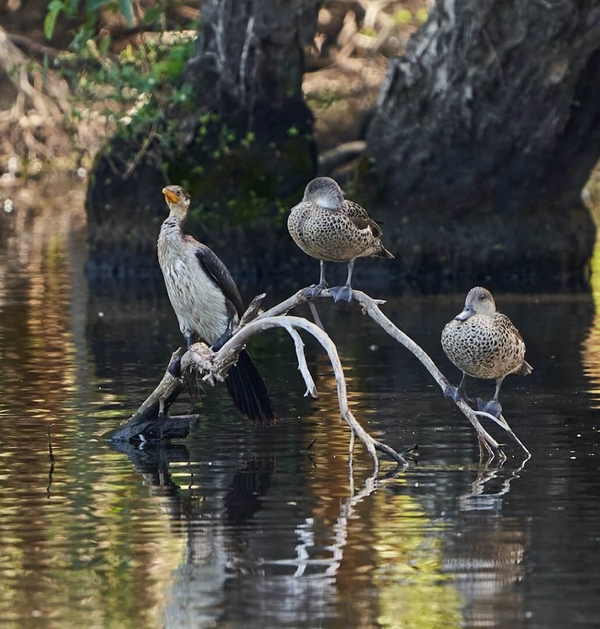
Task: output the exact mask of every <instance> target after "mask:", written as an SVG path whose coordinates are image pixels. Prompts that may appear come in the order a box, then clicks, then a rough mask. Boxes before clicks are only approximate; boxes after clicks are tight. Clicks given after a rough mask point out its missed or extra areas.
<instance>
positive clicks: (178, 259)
mask: <svg viewBox="0 0 600 629" xmlns="http://www.w3.org/2000/svg"><path fill="white" fill-rule="evenodd" d="M193 245H196V246H197V247H200V243H199V242H198V241H196V240H195V239H194V238H192V237H191V236H187V235H184V234H183V230H182V224H181V221H180V220H178V219H177V218H176V217H173V216H170V217H169V218H167V219H166V220H165V221H164V223H163V224H162V227H161V230H160V236H159V238H158V261H159V264H160V268H161V269H162V272H163V275H164V278H165V285H166V287H167V293H168V295H169V299H170V301H171V305H172V306H173V310H174V311H175V314H176V315H177V320H178V321H179V329H180V330H181V333H182V334H183V335H184V336H185V337H186V338H187V337H189V336H195V335H197V336H198V337H199V338H200V339H202V340H204V341H205V342H206V343H208V344H209V345H212V344H213V343H215V342H216V341H217V340H218V339H219V337H220V336H221V335H222V334H223V332H224V331H225V330H226V329H227V325H228V322H229V318H230V316H232V315H233V316H234V317H235V316H236V315H234V313H231V312H228V309H227V303H226V299H225V295H224V294H223V291H222V290H221V289H220V288H219V287H218V286H217V285H216V284H215V281H214V280H213V279H212V278H211V277H210V276H209V275H208V273H206V272H205V271H204V270H203V268H202V266H201V264H200V262H199V260H198V258H197V257H196V254H195V249H194V246H193Z"/></svg>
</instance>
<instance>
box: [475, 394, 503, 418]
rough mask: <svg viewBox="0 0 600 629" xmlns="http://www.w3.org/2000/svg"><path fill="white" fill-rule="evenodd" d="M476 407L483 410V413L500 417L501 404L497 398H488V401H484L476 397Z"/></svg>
mask: <svg viewBox="0 0 600 629" xmlns="http://www.w3.org/2000/svg"><path fill="white" fill-rule="evenodd" d="M477 408H478V410H480V411H483V412H484V413H489V414H490V415H493V416H494V417H500V415H502V405H501V404H500V402H498V400H490V401H489V402H486V401H485V400H482V399H481V398H477Z"/></svg>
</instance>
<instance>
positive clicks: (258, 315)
mask: <svg viewBox="0 0 600 629" xmlns="http://www.w3.org/2000/svg"><path fill="white" fill-rule="evenodd" d="M264 297H265V295H264V294H263V295H259V296H258V297H255V299H254V300H253V301H252V303H251V304H250V306H249V307H248V309H247V311H246V313H245V314H244V316H243V317H242V319H241V321H240V325H239V326H238V328H237V329H236V330H234V332H233V334H232V336H231V338H230V339H229V340H228V341H227V342H226V343H225V344H224V345H223V346H222V347H221V348H220V349H219V350H218V351H216V352H215V351H213V350H212V349H211V348H209V347H208V346H207V345H205V344H204V343H195V344H194V345H192V346H191V347H190V348H189V350H188V351H187V352H185V354H183V356H182V355H181V350H178V351H177V352H175V353H174V354H173V356H172V357H171V362H170V366H171V367H172V365H173V364H174V363H176V362H177V361H179V360H181V373H182V376H181V377H174V376H173V375H171V373H170V371H173V370H172V369H171V370H169V369H167V371H166V372H165V375H164V376H163V379H162V380H161V382H160V384H159V385H158V386H157V387H156V389H155V390H154V391H153V393H152V394H151V395H150V396H149V397H148V399H147V400H146V401H145V402H144V403H143V404H142V406H140V408H139V409H138V410H137V411H136V413H135V414H134V415H133V416H132V417H131V418H130V419H129V420H127V421H126V422H124V423H123V424H122V425H121V426H119V427H118V428H116V429H115V430H113V431H111V432H110V433H108V434H107V435H106V437H107V438H109V439H112V440H132V439H136V438H137V439H140V440H144V439H149V438H157V437H164V438H170V437H174V436H177V437H181V436H185V434H187V430H188V429H189V421H190V420H191V419H195V416H191V417H187V418H186V417H168V415H167V411H168V409H169V407H170V406H171V404H172V403H173V402H174V401H175V399H176V398H177V396H178V395H179V393H180V392H181V391H182V390H184V381H185V379H186V378H187V379H190V378H192V377H194V378H196V379H198V380H200V381H201V382H204V383H208V384H211V385H212V384H214V383H215V382H219V381H223V380H224V379H225V378H226V376H227V372H228V370H229V368H230V367H231V366H232V365H233V364H235V363H236V361H237V357H238V355H239V353H240V351H241V350H242V349H243V348H244V347H245V345H246V343H248V341H249V340H250V338H251V337H252V336H254V335H255V334H259V333H261V332H263V331H265V330H269V329H272V328H283V329H284V330H286V331H287V332H288V334H289V335H290V336H291V338H292V340H293V342H294V346H295V349H296V357H297V360H298V369H299V370H300V373H301V374H302V377H303V379H304V382H305V384H306V389H307V391H306V394H305V395H311V396H312V397H316V396H317V388H316V385H315V382H314V380H313V378H312V376H311V374H310V371H309V368H308V364H307V362H306V357H305V355H304V344H303V342H302V339H301V337H300V335H299V331H303V332H307V333H308V334H310V335H312V336H313V337H314V338H315V339H316V340H317V341H318V342H319V343H320V345H321V346H322V347H323V349H324V350H325V351H326V352H327V356H328V358H329V361H330V362H331V365H332V368H333V371H334V375H335V379H336V385H337V395H338V403H339V409H340V415H341V417H342V419H343V420H344V421H345V422H346V423H347V424H348V426H349V427H350V430H351V432H350V443H349V463H350V465H352V456H353V450H354V440H355V438H356V437H358V439H359V440H360V441H361V442H362V443H363V445H364V446H365V448H366V450H367V451H368V452H369V454H370V455H371V458H372V459H373V465H374V468H375V470H377V469H378V467H379V460H378V456H377V452H383V453H384V454H387V455H388V456H389V457H390V458H391V459H393V460H394V461H395V462H396V463H397V464H399V465H401V466H406V465H407V461H406V459H405V458H404V457H403V456H402V454H400V453H398V452H397V451H396V450H394V449H393V448H392V447H390V446H389V445H387V444H385V443H382V442H381V441H377V440H376V439H374V438H373V437H372V436H371V435H370V434H369V433H368V432H367V431H366V430H365V429H364V428H363V427H362V426H361V425H360V423H359V422H358V421H357V420H356V418H355V417H354V415H353V413H352V411H351V410H350V408H349V406H348V396H347V388H346V380H345V378H344V373H343V369H342V364H341V361H340V358H339V355H338V352H337V348H336V346H335V344H334V343H333V341H332V340H331V338H330V337H329V335H328V334H327V333H326V332H325V331H324V330H323V329H322V327H321V326H319V325H316V324H315V323H313V322H311V321H308V320H307V319H305V318H303V317H297V316H292V315H289V314H288V313H289V312H290V311H291V310H293V309H294V308H296V307H298V306H300V305H302V304H304V303H306V302H309V301H310V298H309V297H307V296H306V294H305V289H302V290H300V291H298V292H297V293H296V294H295V295H292V296H291V297H289V298H288V299H286V300H285V301H283V302H281V303H279V304H277V305H276V306H273V307H272V308H270V309H268V310H266V311H264V312H261V311H260V304H261V303H262V300H263V299H264ZM319 297H320V298H323V297H325V298H326V297H331V294H330V292H329V290H325V291H323V292H322V293H321V294H320V295H319ZM353 299H354V300H355V301H356V302H358V303H359V304H360V306H361V309H362V311H363V313H365V314H368V315H369V316H370V317H371V318H372V319H373V320H374V321H375V322H376V323H377V324H378V325H379V326H380V327H381V328H382V329H383V330H385V331H386V332H387V333H388V334H389V335H390V336H391V337H392V338H394V339H395V340H396V341H398V342H399V343H400V344H401V345H403V346H404V347H405V348H406V349H408V350H409V351H410V352H411V353H412V354H414V355H415V356H416V358H417V359H418V360H419V361H420V362H421V363H422V364H423V365H424V367H425V368H426V369H427V370H428V371H429V373H430V374H431V375H432V377H433V378H434V380H435V381H436V382H437V383H438V385H439V386H440V388H441V389H442V391H444V390H445V389H446V387H447V386H448V384H449V382H448V380H447V379H446V378H445V377H444V375H443V374H442V373H441V372H440V370H439V369H438V368H437V366H436V365H435V363H434V362H433V361H432V360H431V358H430V357H429V356H428V355H427V354H426V352H424V351H423V349H422V348H421V347H420V346H419V345H417V344H416V343H415V342H414V341H413V340H412V339H411V338H410V337H408V336H407V335H406V334H404V332H402V331H401V330H400V329H398V328H397V327H396V326H395V325H394V324H393V323H392V322H391V321H390V320H389V319H388V318H387V317H386V316H385V315H384V314H383V313H382V312H381V310H380V308H379V305H380V304H382V303H383V302H382V301H381V300H376V299H373V298H371V297H369V296H368V295H367V294H365V293H363V292H361V291H358V290H355V291H353ZM311 310H313V313H314V312H315V310H314V308H311ZM190 381H191V380H190ZM456 405H457V406H458V408H459V409H460V410H461V411H462V413H463V414H464V415H465V416H466V417H467V419H468V420H469V421H470V422H471V424H472V425H473V427H474V428H475V430H476V432H477V435H478V438H479V443H480V447H481V448H482V450H485V451H486V452H487V454H488V455H489V458H490V459H491V458H493V457H498V458H499V459H500V460H504V459H505V458H506V456H505V454H504V452H503V451H502V446H501V445H500V444H499V443H498V442H497V441H496V440H495V439H494V438H493V437H492V436H491V435H490V434H489V433H488V432H487V431H486V430H485V429H484V428H483V426H482V425H481V422H480V421H479V417H485V418H488V419H492V420H493V421H496V423H497V424H498V425H499V426H500V427H501V428H503V429H504V430H505V431H506V432H507V433H508V434H509V435H510V436H511V438H512V439H513V440H514V441H516V442H517V443H518V444H519V446H520V447H521V448H522V449H523V450H524V452H525V453H526V454H527V455H528V456H529V455H530V453H529V451H528V450H527V448H526V447H525V446H524V445H523V443H522V442H521V441H520V440H519V439H518V437H517V436H516V435H515V434H514V432H513V431H512V430H511V428H510V426H509V425H508V423H507V422H506V420H505V419H504V418H503V417H500V418H499V419H497V418H495V417H493V416H491V415H488V414H487V413H482V412H480V411H474V410H473V409H472V408H471V407H470V406H469V405H468V404H467V403H466V402H464V401H462V400H459V401H458V402H456Z"/></svg>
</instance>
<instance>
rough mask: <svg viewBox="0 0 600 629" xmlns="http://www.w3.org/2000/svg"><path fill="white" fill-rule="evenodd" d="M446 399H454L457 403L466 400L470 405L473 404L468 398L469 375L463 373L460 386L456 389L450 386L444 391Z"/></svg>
mask: <svg viewBox="0 0 600 629" xmlns="http://www.w3.org/2000/svg"><path fill="white" fill-rule="evenodd" d="M444 397H449V398H452V399H453V400H454V401H455V402H458V400H464V401H465V402H467V403H468V404H470V403H471V402H472V400H470V399H469V397H468V396H467V374H466V373H464V372H463V375H462V378H461V381H460V384H459V385H458V386H457V387H455V386H452V385H451V384H449V385H448V386H447V387H446V390H445V391H444Z"/></svg>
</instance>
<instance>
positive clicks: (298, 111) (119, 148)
mask: <svg viewBox="0 0 600 629" xmlns="http://www.w3.org/2000/svg"><path fill="white" fill-rule="evenodd" d="M320 3H321V0H264V1H261V2H255V1H253V0H235V1H234V0H206V1H205V2H203V3H202V6H201V21H200V23H201V26H200V31H199V37H198V42H197V50H196V55H195V57H194V58H193V59H192V60H190V61H189V62H188V63H187V66H186V68H185V70H184V73H183V77H182V82H183V85H184V86H189V87H190V88H191V89H192V91H193V95H194V96H193V102H192V104H191V106H190V104H189V103H188V104H185V105H182V106H180V107H177V108H173V109H172V110H170V111H168V112H167V114H166V116H165V119H164V120H160V121H158V123H157V124H158V128H157V135H158V134H163V133H164V132H165V129H166V128H167V124H168V123H171V124H172V122H173V121H176V123H177V134H176V135H177V137H176V138H175V142H174V147H173V148H172V149H167V150H165V149H164V148H159V146H158V142H151V143H150V144H149V146H145V145H144V143H145V142H147V140H148V138H147V136H146V137H139V138H136V139H135V140H134V141H124V140H122V139H119V138H116V139H115V140H114V141H113V142H112V143H111V145H110V146H109V147H108V150H107V151H106V153H105V154H104V155H103V156H102V157H101V158H100V159H99V161H98V162H97V164H96V167H95V172H94V179H93V181H92V183H91V185H90V188H89V193H88V210H89V211H88V215H89V223H90V234H91V243H90V244H91V254H90V265H89V268H90V271H91V272H92V273H100V274H106V273H107V272H108V273H111V272H113V271H114V269H115V268H116V267H120V266H128V267H131V266H134V267H135V266H136V260H137V261H138V263H139V265H140V266H141V267H147V266H148V254H151V253H152V250H153V248H154V240H155V238H156V232H157V230H158V227H157V225H158V220H159V219H160V218H162V217H163V216H164V214H165V208H164V201H163V199H162V195H161V192H160V191H161V188H162V186H163V185H165V184H166V183H168V180H170V181H171V182H172V183H182V184H183V185H185V186H186V187H188V188H189V189H190V192H191V194H192V198H193V201H194V203H195V204H197V205H201V206H202V207H204V208H206V209H208V210H209V214H205V215H204V221H203V222H204V224H205V225H206V221H208V222H209V223H210V228H211V245H212V246H214V247H215V248H216V249H217V250H218V251H220V255H224V254H223V253H222V248H221V246H220V245H221V243H220V242H219V241H220V239H224V240H227V238H230V237H231V231H232V230H235V229H236V226H239V225H242V224H243V225H244V230H243V233H241V232H240V234H239V236H238V237H236V246H237V251H236V252H235V257H236V258H237V259H241V258H243V257H252V256H262V255H263V254H264V253H265V252H270V253H272V254H276V252H278V251H279V252H280V251H281V247H282V243H281V242H280V241H281V238H279V237H278V236H275V235H272V234H273V225H274V224H277V222H278V223H279V227H281V225H282V220H281V216H280V214H281V213H280V212H279V210H278V208H277V206H276V203H275V200H276V199H278V200H280V202H281V200H284V201H283V202H284V203H286V202H287V201H288V199H289V198H290V195H291V194H292V193H294V192H297V191H298V190H299V189H301V187H302V186H303V185H305V183H306V181H307V180H309V179H310V178H311V177H312V176H313V175H314V172H315V170H316V149H315V144H314V140H313V137H312V127H313V118H312V113H311V111H310V109H309V108H308V106H307V105H306V104H305V103H304V99H303V95H302V75H303V46H304V45H306V44H308V43H309V42H310V41H312V38H313V36H314V32H315V29H316V23H317V11H318V8H319V5H320ZM142 147H144V148H148V150H147V151H146V152H145V153H144V155H143V156H141V155H140V159H139V160H138V162H137V164H136V168H135V169H134V170H133V171H132V172H127V166H126V164H127V162H128V160H129V161H130V159H131V155H136V154H138V155H139V153H140V150H141V149H142ZM165 162H167V163H168V166H167V168H168V171H167V169H165V168H164V167H163V166H164V164H165ZM117 206H118V207H127V212H126V213H124V212H122V211H118V210H117V211H115V209H113V208H116V207H117ZM210 210H213V211H214V210H218V217H219V220H218V221H217V220H215V221H212V219H211V214H210ZM215 215H216V214H215V213H213V214H212V216H215ZM278 217H279V218H278ZM124 221H125V222H124ZM194 221H195V217H194V212H192V216H191V218H190V228H191V230H192V231H194V230H195V229H197V227H198V224H197V223H195V222H194ZM124 226H125V230H126V231H125V233H123V232H124V229H123V227H124ZM141 226H143V227H141ZM140 227H141V229H142V231H141V232H140ZM133 231H135V236H134V238H133V239H134V241H135V243H136V244H135V245H134V248H133V251H132V246H131V240H132V238H131V233H127V232H133ZM150 231H151V232H152V237H150ZM279 233H280V232H279ZM115 236H116V239H115ZM257 239H258V240H259V241H260V242H261V248H260V249H261V250H260V251H259V250H257V247H256V242H257ZM115 240H116V242H115ZM223 248H224V247H223ZM121 252H128V253H123V254H122V253H121ZM122 255H126V256H127V257H128V259H127V260H123V259H122ZM224 258H225V260H226V261H227V255H224ZM111 261H112V262H111Z"/></svg>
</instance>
